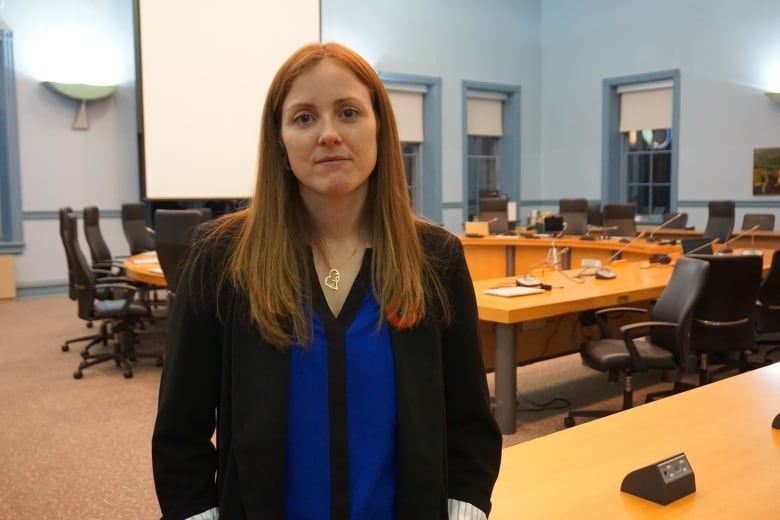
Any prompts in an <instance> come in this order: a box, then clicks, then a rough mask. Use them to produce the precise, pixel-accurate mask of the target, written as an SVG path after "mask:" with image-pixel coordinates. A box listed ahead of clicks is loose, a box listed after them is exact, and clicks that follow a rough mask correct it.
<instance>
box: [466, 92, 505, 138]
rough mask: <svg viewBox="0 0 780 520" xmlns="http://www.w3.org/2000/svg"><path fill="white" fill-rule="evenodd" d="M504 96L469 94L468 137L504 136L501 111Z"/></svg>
mask: <svg viewBox="0 0 780 520" xmlns="http://www.w3.org/2000/svg"><path fill="white" fill-rule="evenodd" d="M504 99H505V96H504V95H502V94H496V93H481V92H480V93H477V92H469V94H468V107H467V115H466V117H467V122H468V135H482V136H490V137H501V136H502V135H504V127H503V122H502V121H503V118H502V115H501V113H502V109H503V102H504Z"/></svg>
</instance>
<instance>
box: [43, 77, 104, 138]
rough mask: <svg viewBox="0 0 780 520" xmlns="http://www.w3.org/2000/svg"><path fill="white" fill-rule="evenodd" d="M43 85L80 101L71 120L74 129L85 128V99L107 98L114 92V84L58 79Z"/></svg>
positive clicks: (86, 127) (86, 121)
mask: <svg viewBox="0 0 780 520" xmlns="http://www.w3.org/2000/svg"><path fill="white" fill-rule="evenodd" d="M43 84H44V85H46V86H47V87H48V88H50V89H51V90H52V91H54V92H57V93H58V94H61V95H63V96H65V97H68V98H71V99H75V100H77V101H81V104H80V105H79V110H78V112H77V113H76V118H75V119H74V120H73V129H74V130H87V129H88V128H89V120H88V119H87V101H96V100H98V99H103V98H107V97H109V96H110V95H112V94H113V93H114V92H116V89H117V86H116V85H85V84H84V83H60V82H58V81H44V82H43Z"/></svg>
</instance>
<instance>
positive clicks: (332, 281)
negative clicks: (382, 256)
mask: <svg viewBox="0 0 780 520" xmlns="http://www.w3.org/2000/svg"><path fill="white" fill-rule="evenodd" d="M358 249H360V244H358V245H356V246H355V249H354V250H353V251H352V253H350V255H349V256H348V257H347V258H346V259H345V260H344V261H343V262H341V264H339V265H337V266H336V267H329V268H328V274H327V275H326V276H325V278H323V280H322V282H323V283H324V284H325V287H327V288H328V289H332V290H334V291H338V290H339V280H340V279H341V271H339V269H341V268H342V267H344V264H346V263H347V262H349V261H350V260H352V257H353V256H355V255H356V254H357V252H358ZM324 260H325V264H326V267H327V264H328V263H329V262H328V259H327V257H326V258H324Z"/></svg>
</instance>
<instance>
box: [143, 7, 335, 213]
mask: <svg viewBox="0 0 780 520" xmlns="http://www.w3.org/2000/svg"><path fill="white" fill-rule="evenodd" d="M137 6H138V12H137V23H138V37H139V69H140V71H141V77H140V78H139V84H140V86H141V98H140V99H139V105H142V106H141V108H142V114H143V131H142V137H143V150H144V153H143V162H144V166H143V170H144V183H143V189H144V192H145V193H144V198H145V199H147V200H171V199H184V200H187V199H189V200H194V199H243V198H248V197H250V196H251V195H252V191H253V189H254V178H255V168H256V160H257V143H258V139H259V135H260V116H261V113H262V110H263V102H264V100H265V93H266V91H267V90H268V85H269V84H270V83H271V79H272V78H273V75H274V74H275V73H276V70H277V69H278V68H279V66H280V65H281V64H282V62H283V61H284V60H285V59H286V58H287V57H288V56H289V55H290V54H291V53H292V52H293V51H294V50H295V49H297V48H298V47H300V46H301V45H303V44H306V43H310V42H313V41H319V39H320V5H319V0H283V1H271V0H222V1H220V2H213V1H205V0H137Z"/></svg>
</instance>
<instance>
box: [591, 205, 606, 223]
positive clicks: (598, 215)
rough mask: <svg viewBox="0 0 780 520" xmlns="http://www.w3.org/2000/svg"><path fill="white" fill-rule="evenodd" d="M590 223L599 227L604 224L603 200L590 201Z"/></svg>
mask: <svg viewBox="0 0 780 520" xmlns="http://www.w3.org/2000/svg"><path fill="white" fill-rule="evenodd" d="M588 225H589V226H597V227H598V226H603V225H604V214H603V213H602V211H601V202H589V203H588Z"/></svg>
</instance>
